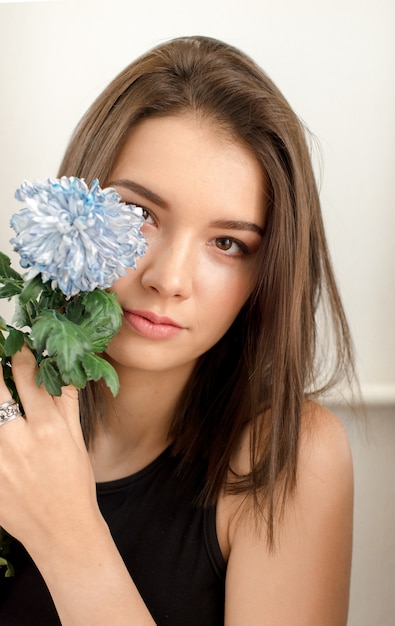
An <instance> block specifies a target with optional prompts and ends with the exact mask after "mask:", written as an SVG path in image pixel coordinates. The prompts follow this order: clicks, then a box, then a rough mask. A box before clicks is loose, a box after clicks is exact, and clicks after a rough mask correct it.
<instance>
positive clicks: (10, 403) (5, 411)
mask: <svg viewBox="0 0 395 626" xmlns="http://www.w3.org/2000/svg"><path fill="white" fill-rule="evenodd" d="M17 417H22V414H21V412H20V408H19V405H18V404H17V403H16V402H14V400H13V398H12V395H11V392H10V390H9V389H8V387H7V385H6V384H5V382H4V376H3V368H2V366H1V365H0V426H4V425H5V424H8V422H12V421H14V420H15V419H16V418H17Z"/></svg>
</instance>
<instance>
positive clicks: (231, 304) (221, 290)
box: [197, 274, 252, 338]
mask: <svg viewBox="0 0 395 626" xmlns="http://www.w3.org/2000/svg"><path fill="white" fill-rule="evenodd" d="M212 276H213V274H211V276H210V275H207V276H206V278H205V279H204V280H202V282H201V284H200V288H201V289H202V290H203V291H204V293H205V295H204V297H203V296H202V297H201V298H197V301H198V302H199V309H200V315H199V318H200V325H201V326H206V329H207V331H208V332H210V330H211V332H212V333H213V334H216V335H221V336H222V335H223V334H225V332H226V331H227V330H228V328H229V327H230V326H231V325H232V323H233V322H234V320H235V319H236V317H237V315H238V313H239V311H240V309H241V308H242V307H243V305H244V304H245V302H246V301H247V299H248V297H249V296H250V294H251V292H252V280H251V276H250V275H249V274H248V275H244V274H243V275H242V276H239V277H238V279H237V280H235V276H234V275H233V276H232V279H231V280H229V279H228V280H226V276H224V275H222V276H216V279H215V280H213V278H212ZM218 338H220V337H218Z"/></svg>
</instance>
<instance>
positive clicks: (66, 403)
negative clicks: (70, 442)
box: [53, 385, 85, 447]
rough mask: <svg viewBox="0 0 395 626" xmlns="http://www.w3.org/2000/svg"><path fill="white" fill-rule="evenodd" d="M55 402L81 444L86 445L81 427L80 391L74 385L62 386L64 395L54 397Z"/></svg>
mask: <svg viewBox="0 0 395 626" xmlns="http://www.w3.org/2000/svg"><path fill="white" fill-rule="evenodd" d="M53 400H54V404H55V406H56V407H57V409H58V411H59V413H60V414H61V415H62V417H63V419H64V421H65V422H66V423H67V425H68V427H69V428H70V431H71V433H72V435H73V437H74V439H75V441H76V442H77V443H79V444H82V445H83V446H84V447H85V443H84V438H83V434H82V429H81V422H80V411H79V402H78V391H77V389H76V388H75V387H73V386H72V385H68V386H66V387H63V388H62V395H61V396H60V397H59V398H53Z"/></svg>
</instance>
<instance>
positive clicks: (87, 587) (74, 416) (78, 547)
mask: <svg viewBox="0 0 395 626" xmlns="http://www.w3.org/2000/svg"><path fill="white" fill-rule="evenodd" d="M0 369H1V368H0ZM12 371H13V376H14V380H15V383H16V386H17V389H18V393H19V395H20V398H21V402H22V404H23V408H24V411H25V417H24V418H23V417H21V416H20V417H17V418H15V419H13V420H12V421H9V422H5V423H4V424H2V425H1V426H0V525H1V526H3V527H4V528H5V529H6V530H7V531H8V532H9V533H10V534H11V535H13V536H14V537H16V538H17V539H19V541H21V542H22V543H23V544H24V546H25V547H26V549H27V550H28V552H29V553H30V555H31V557H32V558H33V560H34V561H35V563H36V565H37V567H38V568H39V570H40V571H41V574H42V576H43V578H44V580H45V582H46V584H47V586H48V589H49V591H50V593H51V595H52V598H53V600H54V603H55V606H56V609H57V611H58V613H59V617H60V620H61V622H62V624H63V626H71V625H72V626H86V624H95V626H107V624H115V623H116V624H117V626H129V624H131V623H133V624H135V625H136V626H143V625H144V626H145V625H151V626H152V624H153V623H154V622H153V620H152V618H151V616H150V614H149V611H148V610H147V608H146V606H145V604H144V602H143V601H142V599H141V596H140V595H139V593H138V591H137V589H136V587H135V585H134V583H133V581H132V580H131V578H130V576H129V573H128V571H127V569H126V567H125V565H124V563H123V561H122V559H121V557H120V555H119V552H118V550H117V548H116V546H115V544H114V542H113V540H112V537H111V534H110V532H109V529H108V527H107V525H106V523H105V521H104V519H103V518H102V516H101V514H100V511H99V508H98V505H97V501H96V490H95V482H94V477H93V472H92V467H91V464H90V461H89V456H88V453H87V450H86V447H85V444H84V441H83V436H82V432H81V427H80V422H79V412H78V398H77V392H76V390H75V389H74V388H71V387H66V388H64V390H63V394H62V396H61V397H59V398H54V397H52V396H50V395H49V394H48V393H47V392H46V391H45V389H43V388H37V386H36V382H35V374H36V362H35V359H34V357H33V355H32V354H31V352H30V351H29V350H28V348H23V350H22V351H21V352H20V353H18V354H16V355H15V356H14V357H13V361H12ZM10 399H11V396H10V393H9V391H8V389H7V388H6V386H5V384H4V380H3V379H2V377H1V376H0V404H2V403H4V402H7V401H9V400H10ZM17 575H18V572H16V576H17ZM114 615H116V622H114Z"/></svg>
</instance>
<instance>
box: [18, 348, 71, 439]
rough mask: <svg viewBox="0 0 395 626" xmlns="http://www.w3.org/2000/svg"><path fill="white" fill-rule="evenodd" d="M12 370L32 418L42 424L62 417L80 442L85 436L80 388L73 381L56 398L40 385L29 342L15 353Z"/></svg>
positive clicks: (29, 418)
mask: <svg viewBox="0 0 395 626" xmlns="http://www.w3.org/2000/svg"><path fill="white" fill-rule="evenodd" d="M12 374H13V377H14V381H15V384H16V386H17V388H18V393H19V396H20V398H21V402H22V405H23V407H24V410H25V412H26V416H27V419H28V421H29V420H33V419H34V421H35V423H37V424H38V423H40V422H45V421H46V420H48V419H52V420H56V419H59V418H61V419H62V420H63V421H64V422H65V423H66V424H67V426H68V427H69V429H70V430H71V433H72V435H73V438H74V439H75V441H76V442H77V443H78V444H79V445H80V444H81V442H82V441H83V437H82V432H81V426H80V420H79V408H78V393H77V390H76V389H75V388H74V387H73V386H71V385H69V386H67V387H63V389H62V395H61V396H60V397H58V398H55V397H54V396H51V395H50V394H49V393H48V392H47V391H46V389H45V387H44V386H43V385H41V386H40V387H37V384H36V374H37V363H36V359H35V358H34V355H33V354H32V352H31V351H30V350H29V348H28V347H27V346H26V345H25V346H23V348H22V350H21V351H20V352H17V353H16V354H15V355H14V356H13V357H12Z"/></svg>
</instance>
